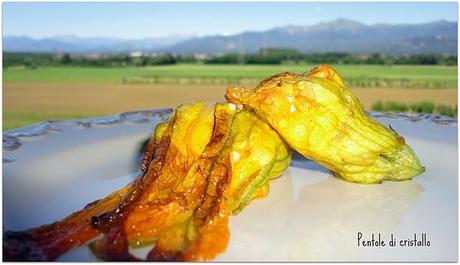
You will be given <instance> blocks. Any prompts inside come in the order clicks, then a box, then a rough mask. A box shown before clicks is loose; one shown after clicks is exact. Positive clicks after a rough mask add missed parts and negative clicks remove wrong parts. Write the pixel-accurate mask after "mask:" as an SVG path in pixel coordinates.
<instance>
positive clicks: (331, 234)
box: [3, 110, 458, 261]
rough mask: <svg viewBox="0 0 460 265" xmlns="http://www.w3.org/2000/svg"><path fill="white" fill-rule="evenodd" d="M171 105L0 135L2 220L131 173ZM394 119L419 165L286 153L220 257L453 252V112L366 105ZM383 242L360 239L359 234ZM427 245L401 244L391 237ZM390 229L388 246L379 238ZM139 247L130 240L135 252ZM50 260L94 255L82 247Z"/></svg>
mask: <svg viewBox="0 0 460 265" xmlns="http://www.w3.org/2000/svg"><path fill="white" fill-rule="evenodd" d="M170 113H171V111H170V110H150V111H141V112H130V113H123V114H120V115H116V116H113V117H106V118H93V119H85V120H69V121H55V122H53V121H51V122H43V123H41V124H38V125H34V126H30V127H26V128H21V129H17V130H12V131H8V132H5V133H3V211H4V212H3V224H4V230H22V229H27V228H31V227H35V226H38V225H42V224H46V223H50V222H53V221H56V220H60V219H62V218H63V217H65V216H67V215H69V214H71V213H72V212H74V211H76V210H79V209H81V208H82V207H84V206H85V205H86V204H87V203H89V202H91V201H94V200H96V199H99V198H102V197H104V196H106V195H108V194H110V193H111V192H112V191H114V190H116V189H118V188H120V187H122V186H123V185H125V184H127V183H128V182H130V181H131V180H132V179H133V178H134V177H135V176H136V175H137V174H138V172H139V158H140V152H141V149H142V144H143V142H144V141H145V139H147V138H148V137H149V136H150V134H151V133H152V131H153V128H154V126H155V125H156V124H157V123H158V122H160V121H161V120H163V119H165V118H167V117H168V116H169V115H170ZM371 115H372V116H373V117H375V119H377V120H379V121H380V122H382V123H383V124H385V125H389V124H391V126H392V128H394V129H395V130H396V131H397V132H398V133H399V134H401V135H403V136H404V137H405V139H406V141H407V142H408V143H409V145H410V146H411V147H413V149H414V151H415V152H416V153H417V155H418V156H419V158H420V160H421V161H422V163H423V164H424V165H425V167H426V169H427V170H426V172H425V173H423V174H422V175H420V176H418V177H416V178H415V179H413V180H411V181H405V182H398V183H394V182H393V183H392V182H386V183H383V184H380V185H360V184H352V183H348V182H345V181H342V180H340V179H337V178H334V177H333V176H331V174H330V173H329V172H328V171H327V170H326V169H324V168H323V167H321V166H318V165H317V164H315V163H313V162H311V161H308V160H305V159H303V158H301V157H300V156H297V155H295V156H294V159H293V162H292V164H291V166H290V167H289V169H288V170H287V172H286V173H285V174H284V175H283V176H282V177H280V178H278V179H276V180H274V181H272V183H271V187H270V189H271V191H270V194H269V195H268V197H266V198H264V199H262V200H257V201H253V202H252V203H251V204H250V205H249V206H247V207H246V208H245V209H244V210H243V211H242V212H241V213H240V214H239V215H237V216H233V217H231V218H230V242H229V245H228V248H227V250H226V251H225V252H224V253H222V254H221V255H219V256H218V257H217V259H216V260H217V261H456V260H457V254H458V253H457V249H458V247H457V244H458V241H457V234H458V232H457V231H458V227H457V223H458V222H457V210H458V205H457V194H458V191H457V181H458V180H457V176H458V174H457V167H458V165H457V163H458V162H457V161H458V158H457V157H458V150H457V122H456V120H452V119H449V118H446V117H436V116H430V115H402V114H400V115H397V114H391V113H371ZM359 232H361V233H362V235H363V239H365V240H370V239H371V236H372V233H374V235H375V238H377V237H378V234H379V233H380V236H381V239H382V240H384V241H385V243H386V246H384V247H383V246H380V247H371V246H369V247H363V246H358V238H357V237H358V233H359ZM414 233H415V234H416V236H417V239H418V240H420V239H421V237H422V234H426V240H428V241H429V242H430V246H412V247H410V246H400V240H404V239H408V240H410V239H413V238H414ZM391 235H393V237H394V239H396V246H395V247H390V246H388V241H389V240H390V238H391ZM146 253H147V250H146V249H140V250H136V255H139V256H141V257H142V256H143V255H145V254H146ZM59 260H61V261H94V260H96V259H95V257H93V256H92V254H91V253H90V251H89V249H88V248H87V247H86V246H83V247H80V248H76V249H74V250H72V251H70V252H68V253H66V254H65V255H63V256H62V257H61V258H60V259H59Z"/></svg>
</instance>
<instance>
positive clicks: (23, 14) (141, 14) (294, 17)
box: [2, 2, 457, 39]
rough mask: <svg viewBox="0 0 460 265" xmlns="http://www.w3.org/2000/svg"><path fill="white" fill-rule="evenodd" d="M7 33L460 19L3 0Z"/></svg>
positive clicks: (417, 5) (138, 34)
mask: <svg viewBox="0 0 460 265" xmlns="http://www.w3.org/2000/svg"><path fill="white" fill-rule="evenodd" d="M2 17H3V35H4V36H13V35H14V36H29V37H33V38H43V37H52V36H57V35H59V36H61V35H75V36H79V37H119V38H125V39H140V38H148V37H164V36H171V35H187V36H189V35H194V36H204V35H216V34H224V35H226V34H235V33H240V32H243V31H248V30H254V31H261V30H267V29H271V28H274V27H279V26H285V25H312V24H315V23H319V22H326V21H330V20H334V19H338V18H345V19H351V20H356V21H358V22H362V23H364V24H376V23H390V24H400V23H424V22H431V21H435V20H448V21H457V3H455V2H450V3H446V2H445V3H442V2H431V3H429V2H406V3H403V2H374V3H365V2H349V3H346V2H341V3H339V2H328V3H319V2H287V3H286V2H284V3H281V2H277V3H276V2H137V3H126V2H111V3H110V2H105V3H104V2H99V3H89V2H80V3H70V2H68V3H64V2H63V3H59V2H54V3H53V2H48V3H31V2H28V3H27V2H9V3H8V2H7V3H5V2H3V14H2Z"/></svg>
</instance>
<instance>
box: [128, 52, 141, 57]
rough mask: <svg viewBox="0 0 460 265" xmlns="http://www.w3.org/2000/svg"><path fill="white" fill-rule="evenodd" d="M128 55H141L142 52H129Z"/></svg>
mask: <svg viewBox="0 0 460 265" xmlns="http://www.w3.org/2000/svg"><path fill="white" fill-rule="evenodd" d="M129 56H131V57H141V56H142V52H131V53H130V54H129Z"/></svg>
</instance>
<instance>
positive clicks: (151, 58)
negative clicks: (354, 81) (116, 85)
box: [3, 49, 457, 68]
mask: <svg viewBox="0 0 460 265" xmlns="http://www.w3.org/2000/svg"><path fill="white" fill-rule="evenodd" d="M177 63H205V64H301V63H311V64H386V65H393V64H395V65H399V64H411V65H457V56H454V55H442V54H417V55H386V54H378V53H374V54H352V53H341V52H327V53H310V54H303V53H301V52H299V51H297V50H294V49H261V50H260V51H259V52H257V53H252V54H242V53H228V54H222V55H215V56H211V57H203V56H195V55H176V54H171V53H161V54H144V55H142V54H137V55H133V54H106V55H97V54H96V55H81V54H68V53H64V54H51V53H3V67H5V68H8V67H17V66H22V67H27V68H36V67H44V66H95V67H120V66H138V67H141V66H149V65H168V64H177Z"/></svg>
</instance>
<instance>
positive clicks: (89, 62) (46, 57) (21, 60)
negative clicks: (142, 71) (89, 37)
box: [3, 53, 197, 68]
mask: <svg viewBox="0 0 460 265" xmlns="http://www.w3.org/2000/svg"><path fill="white" fill-rule="evenodd" d="M196 61H197V60H196V59H195V57H194V56H174V55H172V54H170V53H165V54H158V55H150V56H130V55H128V54H111V55H104V56H100V55H92V56H91V55H71V54H68V53H65V54H50V53H3V67H6V68H7V67H14V66H25V67H28V68H35V67H43V66H97V67H115V66H148V65H166V64H176V63H194V62H196Z"/></svg>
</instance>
